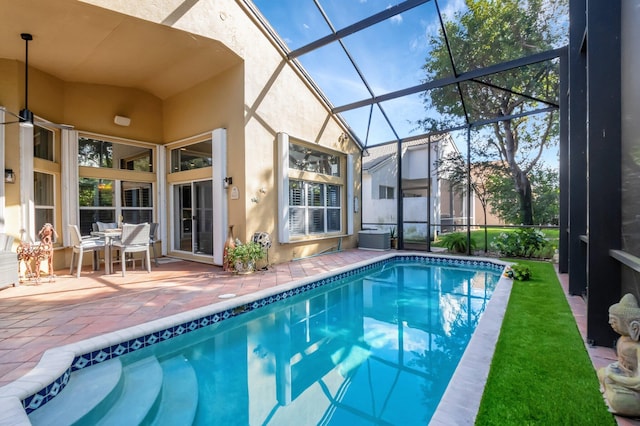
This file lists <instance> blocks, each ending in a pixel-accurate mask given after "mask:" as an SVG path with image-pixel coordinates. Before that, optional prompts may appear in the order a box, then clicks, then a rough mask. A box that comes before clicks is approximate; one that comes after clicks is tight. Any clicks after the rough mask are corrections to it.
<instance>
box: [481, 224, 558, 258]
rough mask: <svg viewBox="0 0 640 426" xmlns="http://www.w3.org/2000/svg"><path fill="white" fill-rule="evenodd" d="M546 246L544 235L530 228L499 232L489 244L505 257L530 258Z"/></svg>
mask: <svg viewBox="0 0 640 426" xmlns="http://www.w3.org/2000/svg"><path fill="white" fill-rule="evenodd" d="M546 245H547V240H546V238H545V235H544V233H543V232H542V231H539V230H537V229H532V228H518V229H516V230H515V231H513V232H509V233H506V232H501V233H500V235H498V236H497V237H496V238H495V239H494V240H493V242H492V243H491V247H492V248H494V249H495V250H498V251H499V252H500V254H501V255H502V256H507V257H532V256H533V255H534V254H536V253H539V252H540V251H541V250H542V249H543V248H544V247H545V246H546Z"/></svg>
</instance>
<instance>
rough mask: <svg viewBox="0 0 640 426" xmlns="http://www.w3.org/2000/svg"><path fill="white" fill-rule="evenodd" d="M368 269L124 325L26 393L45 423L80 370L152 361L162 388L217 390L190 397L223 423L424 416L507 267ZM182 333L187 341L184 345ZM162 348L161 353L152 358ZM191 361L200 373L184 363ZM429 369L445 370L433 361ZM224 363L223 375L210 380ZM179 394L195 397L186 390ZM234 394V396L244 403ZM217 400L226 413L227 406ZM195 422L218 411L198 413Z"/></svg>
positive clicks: (403, 262)
mask: <svg viewBox="0 0 640 426" xmlns="http://www.w3.org/2000/svg"><path fill="white" fill-rule="evenodd" d="M444 265H446V266H447V268H444V269H443V268H442V266H444ZM356 266H358V267H357V268H355V269H353V270H348V271H344V272H342V273H339V274H336V275H334V276H329V277H321V278H320V279H316V280H313V281H309V282H306V283H305V282H302V283H298V286H291V288H282V289H280V290H279V292H272V294H267V295H258V299H257V300H246V298H238V299H237V300H236V301H235V303H234V302H232V301H228V302H226V303H225V306H223V307H222V308H220V307H218V309H214V310H213V311H211V308H203V309H201V310H197V311H192V312H189V313H185V315H182V314H181V317H180V318H170V319H166V320H163V321H159V322H158V321H155V322H153V323H150V324H146V325H144V326H143V327H142V328H141V330H136V333H137V334H138V335H136V336H134V337H133V338H127V337H129V336H127V333H126V332H124V331H123V332H118V333H111V334H110V335H107V336H102V337H101V338H100V339H98V338H96V339H90V341H87V342H84V344H83V345H80V347H75V348H73V350H74V351H75V355H74V356H73V360H72V362H71V363H70V364H71V367H68V368H67V370H65V371H64V374H62V375H61V376H60V378H59V380H57V381H54V382H53V383H51V384H50V385H49V386H46V388H44V389H43V390H42V391H41V392H38V393H37V394H34V395H32V396H30V397H28V398H25V399H24V400H23V405H24V406H25V409H26V411H28V412H30V413H32V414H31V418H32V419H37V418H38V414H39V413H44V412H45V411H46V410H43V409H37V408H38V406H41V405H43V402H46V401H47V400H51V399H52V398H53V396H55V395H57V394H58V393H60V390H61V388H62V387H63V386H67V385H68V387H69V389H71V388H73V385H74V383H76V382H78V383H79V382H81V379H77V378H76V377H79V376H80V375H81V374H84V373H85V372H88V371H90V370H87V369H86V367H87V366H89V365H94V364H97V365H99V366H100V368H102V369H103V370H106V369H108V368H116V367H110V365H111V364H114V363H115V361H117V362H118V363H120V364H121V366H120V367H119V368H121V369H122V370H127V371H128V370H131V367H132V366H134V365H139V366H140V365H141V366H142V367H141V368H142V371H146V373H143V374H144V377H145V378H146V381H148V382H154V383H155V382H157V383H155V385H154V386H156V387H158V386H159V387H162V384H161V381H162V380H161V379H160V380H156V381H154V380H152V379H151V378H152V377H153V376H154V373H153V372H154V371H156V372H158V371H160V377H162V372H164V375H165V376H167V377H170V376H171V374H174V375H178V376H179V377H181V378H182V379H183V381H185V382H186V383H188V382H189V381H193V380H190V379H188V378H189V377H192V376H193V375H195V377H196V380H195V381H197V382H199V383H208V384H207V385H206V386H205V387H208V388H209V389H210V391H211V393H210V394H209V396H207V394H201V392H200V393H198V392H197V393H196V396H194V397H190V398H183V399H184V401H182V403H183V404H184V406H193V405H194V402H193V401H194V400H198V399H200V400H204V401H206V400H207V398H210V395H216V397H215V398H214V399H212V401H215V403H212V402H210V403H205V404H202V405H203V406H206V407H209V408H210V410H209V414H208V415H211V416H215V418H216V419H217V420H218V421H222V419H223V418H224V415H225V413H227V414H229V415H231V414H232V415H233V418H234V419H236V420H237V419H240V422H241V423H248V424H255V423H265V422H269V421H272V422H273V424H282V422H283V421H285V420H283V419H287V418H296V419H300V418H301V417H300V416H301V414H299V412H298V411H296V410H299V409H300V407H301V406H302V407H305V408H304V409H303V410H302V411H303V412H304V413H306V414H305V416H315V417H313V420H309V423H313V424H316V423H325V424H331V423H330V422H331V421H334V422H338V423H337V424H340V423H343V422H348V421H350V420H348V419H350V418H353V416H355V418H356V419H359V421H369V422H390V423H398V422H404V423H407V422H409V423H415V422H417V423H420V424H423V423H425V419H426V420H428V418H429V417H430V415H431V414H432V413H433V410H434V409H435V407H436V406H437V403H438V401H439V399H440V395H441V394H442V391H443V390H444V388H446V385H447V383H448V378H447V379H446V381H442V382H441V381H438V380H436V379H438V378H439V377H440V376H442V375H443V372H445V371H446V372H448V373H451V372H452V371H453V370H454V369H455V365H457V361H458V359H459V358H460V356H461V355H462V352H463V350H464V347H465V346H466V341H465V339H466V338H468V337H469V336H470V335H471V333H472V329H473V327H474V326H475V324H476V323H477V321H478V318H479V315H480V312H481V310H482V309H483V307H484V306H485V305H486V304H487V301H488V300H489V297H490V295H491V291H492V289H493V287H494V286H495V284H496V282H497V278H498V277H499V275H500V272H501V270H502V268H503V267H504V265H503V264H501V263H492V262H485V261H478V260H477V259H471V260H463V259H459V258H457V259H450V258H442V257H437V258H435V257H431V256H422V255H418V256H390V257H388V258H386V259H384V260H381V261H378V262H375V263H374V264H368V265H361V266H359V265H356ZM470 267H473V268H476V269H475V270H471V269H469V268H470ZM450 278H453V281H452V280H450ZM454 283H455V284H454ZM388 294H394V295H395V296H399V298H398V299H397V301H396V302H392V303H390V304H389V303H387V302H384V300H386V296H387V295H388ZM431 295H435V297H429V296H431ZM254 298H255V296H254ZM240 299H242V300H240ZM216 306H219V305H216ZM207 309H209V312H205V311H206V310H207ZM248 320H250V321H251V322H247V321H248ZM212 324H213V325H212ZM212 329H215V334H214V335H213V337H212V335H211V332H212ZM283 331H284V332H283ZM123 337H124V338H123ZM169 339H171V340H170V341H171V345H169ZM176 341H181V342H179V343H180V344H182V345H184V347H185V349H180V350H176V349H175V348H174V344H175V343H176ZM105 343H106V344H105ZM445 343H447V344H446V345H445ZM76 346H77V345H76ZM169 346H170V347H169ZM207 348H215V350H214V351H209V350H208V349H207ZM225 348H226V349H225ZM87 349H88V350H87ZM83 351H84V352H83ZM151 355H153V358H155V359H156V360H157V361H154V362H150V361H149V358H150V357H151ZM67 357H68V354H67ZM238 360H244V361H246V362H242V363H239V362H238ZM67 362H68V361H67ZM185 364H189V365H190V369H192V370H193V371H194V373H193V374H191V373H186V372H185V371H187V370H188V371H190V369H187V370H183V368H184V365H185ZM429 365H431V366H435V367H436V369H435V370H428V369H426V367H427V366H429ZM203 366H204V367H203ZM230 366H231V367H230ZM116 369H117V368H116ZM212 371H217V372H221V375H220V376H215V375H214V376H212V377H208V378H206V377H204V376H206V374H209V373H211V372H212ZM72 372H73V373H72ZM203 375H204V376H203ZM436 376H437V377H436ZM449 376H450V374H449ZM114 386H116V385H114ZM171 388H176V386H171ZM67 392H68V391H67ZM139 393H143V392H139ZM178 393H180V394H183V395H193V393H190V392H189V391H187V390H186V389H184V390H181V391H180V392H178ZM63 395H64V393H63ZM222 395H232V402H228V401H226V402H225V401H224V400H223V398H221V396H222ZM258 395H266V398H263V399H261V398H258V397H257V396H258ZM410 395H422V396H420V397H419V399H420V401H418V405H419V406H420V407H421V408H420V410H418V409H416V410H413V409H412V410H407V409H402V408H403V407H405V408H406V404H407V398H408V397H409V396H410ZM61 400H62V398H60V397H58V399H54V400H53V401H52V402H50V403H48V404H46V405H44V408H49V407H53V406H55V405H56V403H57V402H58V401H61ZM309 401H312V403H311V404H309ZM397 404H400V405H397ZM76 405H78V404H77V401H76ZM107 405H113V404H107ZM152 405H153V403H152ZM195 405H197V404H195ZM217 405H221V406H223V407H224V410H222V411H221V412H215V410H213V407H214V406H217ZM398 407H400V408H398ZM423 408H424V409H423ZM155 409H157V408H155ZM243 410H244V411H243ZM241 412H244V414H241ZM312 412H313V414H312ZM212 413H213V414H212ZM392 415H394V416H397V415H402V416H404V417H399V418H398V417H392ZM408 415H411V416H413V417H406V416H408ZM198 416H199V417H198ZM203 416H204V417H203ZM221 416H222V417H221ZM390 416H391V417H390ZM194 418H204V419H206V418H207V417H206V413H205V414H202V413H198V412H197V410H196V414H194ZM305 418H307V417H305ZM242 419H245V420H246V421H243V420H242ZM356 421H358V420H356ZM34 423H37V422H34ZM206 423H207V422H206V421H203V424H206Z"/></svg>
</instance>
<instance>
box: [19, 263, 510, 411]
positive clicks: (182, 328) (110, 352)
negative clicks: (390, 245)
mask: <svg viewBox="0 0 640 426" xmlns="http://www.w3.org/2000/svg"><path fill="white" fill-rule="evenodd" d="M407 262H410V263H416V264H420V265H433V266H444V267H470V268H473V269H478V270H486V271H490V272H495V273H497V274H501V273H502V272H503V270H504V268H505V265H506V264H505V263H504V262H501V261H498V260H495V261H493V260H483V259H474V258H460V257H446V256H432V255H426V254H425V255H413V254H411V255H405V254H398V255H395V256H391V257H388V258H385V259H381V260H377V261H374V262H372V263H369V264H366V265H363V266H359V267H355V268H353V269H350V270H346V271H342V272H338V273H335V274H334V275H332V276H329V277H324V278H319V279H317V280H314V281H311V282H308V283H305V284H302V285H300V286H299V287H295V288H292V289H288V290H284V291H282V292H280V293H276V294H274V295H270V296H266V297H263V298H260V299H257V300H255V301H251V302H247V303H243V304H239V305H237V306H235V307H231V308H228V309H224V310H221V311H219V312H214V313H211V314H209V315H205V316H202V317H201V318H197V319H193V320H190V321H187V322H183V323H180V324H177V325H174V326H171V327H167V328H164V329H162V330H159V331H154V332H151V333H148V334H145V335H143V336H140V337H136V338H133V339H129V340H125V341H123V342H120V343H117V344H114V345H110V346H107V347H104V348H101V349H98V350H93V351H90V352H87V353H83V354H81V355H77V356H75V358H74V359H73V362H72V363H71V365H70V366H69V368H67V369H66V370H65V371H64V373H63V374H62V375H61V376H59V377H58V378H57V379H55V380H54V381H53V382H52V383H50V384H49V385H47V386H45V387H44V388H43V389H41V390H40V391H38V392H37V393H34V394H32V395H30V396H28V397H26V398H24V399H23V400H22V406H23V408H24V410H25V412H26V413H27V414H29V413H32V412H33V411H35V410H36V409H38V408H40V407H42V406H43V405H44V404H46V403H47V402H49V401H50V400H51V399H53V398H54V397H55V396H57V395H58V394H59V393H60V391H61V390H62V389H64V387H65V386H66V385H67V383H68V382H69V378H70V375H71V373H72V372H74V371H78V370H81V369H83V368H87V367H90V366H92V365H96V364H99V363H101V362H105V361H108V360H110V359H113V358H117V357H120V356H122V355H125V354H128V353H131V352H135V351H137V350H139V349H142V348H144V347H147V346H151V345H155V344H157V343H160V342H163V341H166V340H169V339H172V338H174V337H177V336H180V335H182V334H185V333H190V332H192V331H195V330H198V329H201V328H204V327H207V326H209V325H211V324H216V323H219V322H221V321H225V320H227V319H229V318H233V317H236V316H238V315H242V314H245V313H248V312H251V311H254V310H256V309H259V308H262V307H264V306H268V305H270V304H272V303H276V302H279V301H281V300H284V299H287V298H290V297H292V296H296V295H298V294H302V293H306V292H308V291H311V290H314V289H316V288H320V287H323V286H325V285H328V284H331V283H334V282H337V281H340V280H343V279H345V278H350V277H353V276H355V275H359V274H363V273H367V272H369V271H371V270H374V269H377V268H380V267H383V266H384V265H392V264H397V263H407Z"/></svg>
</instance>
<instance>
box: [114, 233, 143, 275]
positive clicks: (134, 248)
mask: <svg viewBox="0 0 640 426" xmlns="http://www.w3.org/2000/svg"><path fill="white" fill-rule="evenodd" d="M150 229H151V226H150V225H149V224H148V223H141V224H139V225H131V224H126V223H125V224H124V225H122V236H121V237H120V240H119V241H114V242H113V244H112V248H113V249H118V250H120V263H121V264H122V276H123V277H124V275H125V272H126V264H127V258H126V255H127V254H128V253H132V254H133V253H138V252H145V253H146V255H145V262H146V263H145V265H147V272H151V259H150V255H149V241H150V239H149V235H150ZM111 258H112V259H113V256H112V257H111ZM134 267H135V263H134ZM112 268H113V267H112Z"/></svg>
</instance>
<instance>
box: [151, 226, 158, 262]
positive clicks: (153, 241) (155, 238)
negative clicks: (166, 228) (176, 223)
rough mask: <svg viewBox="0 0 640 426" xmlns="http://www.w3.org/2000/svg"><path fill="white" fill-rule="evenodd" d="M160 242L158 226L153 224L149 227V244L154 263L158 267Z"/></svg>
mask: <svg viewBox="0 0 640 426" xmlns="http://www.w3.org/2000/svg"><path fill="white" fill-rule="evenodd" d="M157 242H158V224H157V223H155V222H153V223H151V224H150V227H149V244H150V245H151V249H152V250H153V261H154V262H155V264H156V266H158V256H157V255H156V243H157Z"/></svg>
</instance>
